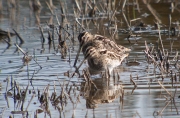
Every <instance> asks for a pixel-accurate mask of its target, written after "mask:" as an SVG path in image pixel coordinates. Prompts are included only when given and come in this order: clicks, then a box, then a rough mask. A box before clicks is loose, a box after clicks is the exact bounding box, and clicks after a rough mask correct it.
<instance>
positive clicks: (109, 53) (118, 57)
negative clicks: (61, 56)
mask: <svg viewBox="0 0 180 118" xmlns="http://www.w3.org/2000/svg"><path fill="white" fill-rule="evenodd" d="M78 40H79V43H80V45H79V49H78V52H77V55H76V59H75V62H74V66H75V65H76V62H77V59H78V56H79V53H80V51H81V50H82V53H83V55H84V60H83V61H82V62H81V64H80V66H81V65H82V63H83V62H84V61H85V60H87V62H88V65H89V69H90V70H94V71H103V70H105V69H108V70H109V72H111V71H112V70H113V68H114V67H117V66H119V65H121V63H122V61H123V60H124V59H125V58H126V57H127V56H128V55H129V54H128V52H130V51H131V49H129V48H126V47H124V46H121V45H118V44H116V43H115V42H114V41H112V40H110V39H109V38H107V37H105V36H102V35H98V34H94V35H93V34H91V33H89V32H82V33H80V34H79V36H78ZM80 66H78V68H77V69H79V68H80Z"/></svg>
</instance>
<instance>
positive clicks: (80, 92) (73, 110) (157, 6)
mask: <svg viewBox="0 0 180 118" xmlns="http://www.w3.org/2000/svg"><path fill="white" fill-rule="evenodd" d="M2 2H3V11H2V15H1V19H0V28H1V29H3V30H6V31H7V30H10V31H11V32H13V30H12V29H13V28H14V29H16V30H17V31H18V33H19V34H20V35H21V37H22V38H23V39H24V41H25V43H24V44H22V46H21V48H22V49H23V50H24V51H26V52H28V54H30V55H32V56H34V58H35V60H36V61H37V62H38V63H39V65H41V66H42V69H40V67H39V66H38V64H37V63H36V62H35V61H33V60H31V61H30V62H29V65H28V71H27V66H24V65H23V62H22V58H23V54H22V53H21V52H20V51H19V52H15V51H16V46H14V45H12V46H10V47H9V49H6V47H7V44H6V43H5V42H4V43H0V53H1V54H0V78H1V79H0V83H1V85H2V88H1V91H0V100H1V102H0V116H2V117H3V118H6V117H9V116H10V115H12V116H13V117H14V118H19V117H22V115H21V114H12V111H20V110H21V109H20V108H19V107H17V102H18V101H17V102H16V103H15V102H14V99H13V97H12V96H9V97H7V100H6V97H5V95H6V94H5V93H6V86H7V84H6V83H7V82H5V81H4V80H6V79H7V78H9V81H10V83H11V78H12V80H15V81H16V82H17V83H18V84H19V86H20V87H21V89H25V88H26V86H27V85H28V82H29V81H28V80H29V79H32V83H30V85H29V88H28V90H31V91H35V92H36V94H35V96H34V98H33V99H32V101H31V102H30V105H29V107H28V109H27V111H28V115H29V116H28V117H34V113H35V111H36V110H37V109H41V108H40V105H41V103H40V102H39V100H38V94H37V91H38V90H40V92H41V93H42V92H43V91H44V88H45V87H46V86H47V85H48V84H49V85H50V86H49V96H51V94H52V93H53V92H54V88H53V87H54V82H55V85H56V92H57V95H60V93H61V91H62V85H63V84H64V83H65V85H66V84H68V82H69V80H70V82H69V85H68V86H67V88H68V90H69V89H70V87H71V86H72V91H71V92H70V94H69V96H70V97H71V98H72V100H71V99H67V101H66V103H67V104H65V105H64V108H63V109H61V111H58V110H57V109H56V108H55V107H54V106H53V105H52V104H51V102H49V110H50V112H51V117H52V118H56V117H60V118H61V117H62V118H69V117H77V118H81V117H107V118H118V117H122V118H132V117H137V118H138V117H142V118H144V117H146V118H151V117H157V118H158V117H163V118H168V117H171V118H172V117H174V118H176V117H179V112H178V108H179V107H180V105H179V75H177V78H178V80H177V82H176V83H174V86H173V87H172V84H171V80H170V77H169V76H166V75H164V87H165V88H166V89H167V90H168V91H169V92H170V93H171V94H172V95H174V92H175V90H176V89H175V88H176V87H177V91H176V94H175V97H174V102H172V101H169V99H166V98H169V94H167V92H166V91H165V90H164V89H163V88H162V87H161V86H160V85H159V84H158V83H157V80H162V77H161V75H160V74H159V73H156V74H155V73H154V65H153V64H148V63H147V61H146V58H145V54H144V52H143V50H145V48H146V47H145V40H146V42H147V44H148V45H154V46H155V45H156V42H157V40H158V37H159V36H158V30H156V29H155V28H153V26H154V21H155V20H159V22H161V24H162V25H161V26H162V27H161V30H162V31H161V33H162V35H161V38H162V39H163V44H164V49H166V50H168V51H170V47H171V46H170V42H173V41H174V42H173V46H172V55H170V58H172V57H173V54H175V51H179V50H180V47H179V37H178V36H177V34H178V32H176V35H175V36H171V34H170V35H168V32H167V30H168V27H169V20H168V19H169V18H168V16H169V14H171V17H172V27H175V26H176V25H175V23H176V20H179V17H178V14H179V9H178V5H179V4H180V3H178V2H177V3H175V5H177V7H176V9H174V12H171V2H167V1H160V2H159V3H156V2H154V1H151V2H149V4H146V0H143V1H139V3H138V4H139V9H140V12H138V11H137V10H135V9H137V6H136V5H135V6H133V5H132V1H128V2H127V4H126V6H125V16H126V17H127V20H128V21H130V20H132V19H135V18H141V20H142V22H143V23H144V24H145V27H146V26H147V27H146V28H149V29H147V30H145V31H139V33H137V31H135V29H134V31H133V30H132V33H133V34H134V35H139V36H137V37H136V38H134V37H131V38H130V39H129V40H130V43H129V41H128V40H127V37H128V35H129V33H128V31H129V30H127V29H128V27H127V23H126V21H125V20H124V17H123V15H122V12H121V9H117V14H116V17H117V19H118V21H119V22H118V23H117V24H118V36H117V38H116V42H117V43H118V44H121V45H123V46H126V47H129V48H131V49H132V51H131V52H130V54H129V57H128V58H127V59H126V60H125V61H124V62H123V63H122V65H121V66H120V67H117V68H116V69H115V70H116V71H117V72H118V73H119V76H120V79H118V78H117V76H116V78H115V79H114V78H113V77H112V78H111V79H110V80H109V81H108V80H106V79H103V78H100V76H98V75H97V76H92V80H93V83H94V84H95V85H96V87H97V88H98V90H96V89H95V88H94V86H93V85H91V88H88V87H89V86H87V82H84V79H83V78H78V76H77V75H76V76H75V77H73V78H71V79H70V78H69V77H67V76H64V73H66V72H67V71H70V72H71V74H72V72H73V71H74V70H75V69H74V68H73V64H74V60H75V56H76V53H77V50H78V42H77V38H75V41H76V42H75V45H73V46H72V45H71V42H70V41H69V40H67V45H68V47H69V50H70V51H69V52H70V53H69V52H68V56H67V57H66V59H61V54H60V53H59V52H56V51H54V49H53V46H52V47H51V49H50V50H49V45H48V30H49V29H50V28H49V27H48V26H47V24H46V22H48V23H49V24H56V25H57V20H56V18H55V16H52V15H51V12H50V10H49V9H48V7H47V5H46V3H45V2H44V1H43V0H40V2H41V5H42V9H41V13H40V16H39V18H40V22H39V23H40V25H41V26H42V28H43V30H44V35H45V43H44V49H45V50H44V51H43V48H42V47H41V45H42V44H41V34H40V31H39V28H38V23H37V19H36V18H35V16H34V12H33V11H32V10H30V9H29V2H28V1H19V2H18V6H17V8H16V9H13V7H11V6H10V7H7V3H6V1H5V0H2ZM53 3H54V5H55V7H56V8H55V10H56V14H57V15H58V19H61V16H60V5H59V1H58V0H54V1H53ZM117 3H118V2H117ZM64 4H65V6H66V5H67V8H70V9H68V13H67V14H69V15H68V20H69V22H70V23H71V22H73V18H74V17H73V9H72V8H73V7H72V3H71V1H67V2H66V3H64ZM120 4H121V6H122V4H123V3H122V2H121V3H120ZM6 8H9V9H10V11H11V12H8V11H7V9H6ZM145 15H147V16H146V17H145ZM50 18H53V19H52V20H50ZM103 18H104V20H103ZM106 18H107V16H103V17H101V18H97V20H96V21H97V22H96V23H97V24H100V26H101V25H102V26H101V27H102V29H104V26H106V24H107V21H108V19H106ZM84 19H86V18H84ZM84 19H83V20H84ZM87 19H90V18H89V17H88V18H87ZM79 20H81V19H79ZM139 21H140V20H137V22H132V23H131V26H132V29H133V27H135V28H136V27H137V24H139ZM84 22H85V20H84ZM93 24H94V23H92V22H90V30H89V31H90V32H92V33H95V32H98V33H101V34H102V35H106V36H109V35H108V33H105V34H104V32H103V31H101V32H100V31H97V28H96V27H95V26H94V25H93ZM176 28H177V30H178V27H177V26H176ZM105 32H107V31H106V30H105ZM77 35H78V32H77V33H75V37H77ZM169 37H170V38H169ZM55 39H57V35H55ZM11 41H12V44H14V43H17V44H19V43H20V41H19V39H18V38H17V37H16V36H14V37H11ZM57 45H58V40H55V46H56V48H57ZM69 55H70V60H69ZM82 59H83V55H82V54H80V60H79V61H78V64H79V63H80V61H81V60H82ZM135 60H136V61H137V62H138V63H136V64H137V65H132V66H128V65H127V64H126V63H127V62H133V61H135ZM78 64H77V65H78ZM86 67H88V65H87V64H86V63H85V64H83V66H82V67H81V69H80V72H81V73H82V70H83V69H84V68H86ZM171 67H172V69H174V67H173V66H171ZM28 74H29V77H28V76H27V75H28ZM130 75H132V77H133V80H134V81H135V82H136V84H137V88H135V90H134V85H133V83H132V82H131V80H130ZM137 76H138V77H137ZM10 83H9V85H8V88H7V90H9V89H11V85H10ZM86 87H87V88H86ZM122 88H123V89H122ZM122 90H124V94H123V95H122ZM11 92H12V93H13V91H11ZM66 92H68V91H66ZM32 96H33V94H32V93H31V94H29V93H27V96H26V101H25V103H24V110H25V108H26V107H27V105H28V102H29V101H30V99H31V97H32ZM122 96H123V97H122ZM166 104H168V105H167V107H165V106H166ZM58 106H59V107H62V106H61V105H60V104H58ZM92 108H94V109H92ZM161 111H162V113H161V114H159V115H158V113H157V112H159V113H160V112H161ZM38 117H45V114H44V113H39V114H38ZM46 117H49V116H48V115H47V116H46Z"/></svg>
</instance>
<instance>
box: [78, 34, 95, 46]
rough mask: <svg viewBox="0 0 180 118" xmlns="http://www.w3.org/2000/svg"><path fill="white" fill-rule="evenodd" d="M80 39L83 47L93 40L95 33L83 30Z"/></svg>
mask: <svg viewBox="0 0 180 118" xmlns="http://www.w3.org/2000/svg"><path fill="white" fill-rule="evenodd" d="M78 40H79V43H80V47H82V46H83V45H84V44H86V43H87V42H89V41H90V40H93V35H92V34H90V33H89V32H82V33H80V34H79V36H78Z"/></svg>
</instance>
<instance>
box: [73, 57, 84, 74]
mask: <svg viewBox="0 0 180 118" xmlns="http://www.w3.org/2000/svg"><path fill="white" fill-rule="evenodd" d="M86 59H87V58H84V60H83V61H82V62H81V63H80V65H79V66H78V67H77V68H76V70H75V72H74V73H73V74H72V77H73V76H74V75H75V73H78V70H79V68H80V67H81V66H82V64H83V63H84V61H85V60H86Z"/></svg>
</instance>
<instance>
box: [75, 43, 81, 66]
mask: <svg viewBox="0 0 180 118" xmlns="http://www.w3.org/2000/svg"><path fill="white" fill-rule="evenodd" d="M80 51H81V47H80V46H79V49H78V52H77V55H76V59H75V61H74V67H76V63H77V60H78V57H79V54H80Z"/></svg>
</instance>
